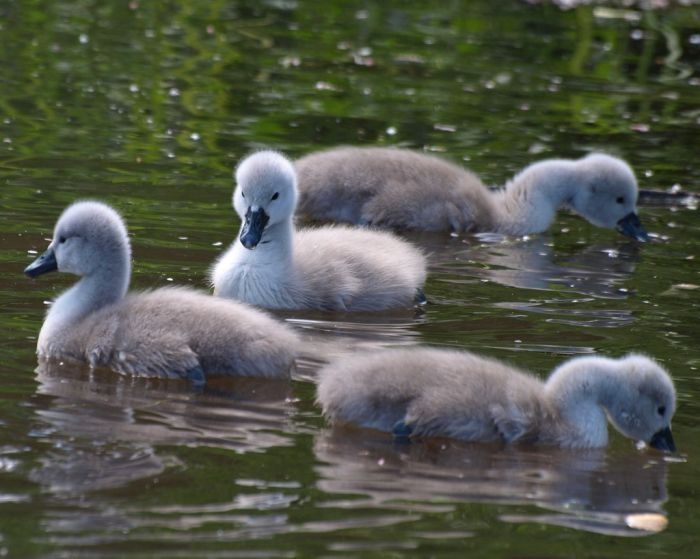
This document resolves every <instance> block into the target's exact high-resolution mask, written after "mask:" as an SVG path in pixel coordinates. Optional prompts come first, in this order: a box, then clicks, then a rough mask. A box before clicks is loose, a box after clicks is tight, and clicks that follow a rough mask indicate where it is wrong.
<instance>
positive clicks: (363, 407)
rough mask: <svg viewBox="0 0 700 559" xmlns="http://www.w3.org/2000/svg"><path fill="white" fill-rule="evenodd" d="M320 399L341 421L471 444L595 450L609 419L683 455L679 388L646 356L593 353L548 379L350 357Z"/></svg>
mask: <svg viewBox="0 0 700 559" xmlns="http://www.w3.org/2000/svg"><path fill="white" fill-rule="evenodd" d="M318 382H319V383H318V392H317V401H318V402H319V403H320V405H321V406H322V408H323V412H324V414H325V415H326V416H327V417H328V418H329V419H330V420H332V421H333V422H339V423H351V424H356V425H359V426H361V427H367V428H373V429H379V430H381V431H388V432H393V433H394V434H395V436H398V437H402V438H403V437H409V436H444V437H452V438H456V439H462V440H466V441H502V442H506V443H538V444H546V445H554V446H559V447H564V448H594V447H602V446H605V445H606V444H607V442H608V429H607V422H608V419H609V420H610V422H611V423H612V424H613V425H614V426H615V428H616V429H617V430H618V431H620V432H621V433H622V434H623V435H625V436H626V437H628V438H631V439H633V440H635V441H645V442H646V443H648V444H649V445H650V446H654V447H656V448H660V449H664V450H675V445H674V442H673V437H672V435H671V430H670V425H671V418H672V416H673V413H674V411H675V390H674V387H673V383H672V381H671V378H670V377H669V375H668V373H667V372H666V371H665V370H664V369H662V368H661V367H660V366H659V365H658V364H657V363H656V362H654V361H653V360H651V359H649V358H648V357H644V356H641V355H634V354H632V355H628V356H626V357H623V358H621V359H609V358H603V357H598V356H586V357H578V358H574V359H571V360H569V361H567V362H565V363H563V364H562V365H561V366H559V367H558V368H557V369H555V370H554V371H553V372H552V374H551V375H550V377H549V378H548V379H547V381H546V382H544V383H543V382H542V381H541V380H539V379H538V378H536V377H534V376H532V375H530V374H528V373H525V372H522V371H520V370H518V369H515V368H513V367H510V366H508V365H505V364H503V363H501V362H499V361H496V360H494V359H489V358H486V357H481V356H478V355H475V354H472V353H468V352H460V351H451V350H443V349H433V348H419V349H394V350H384V351H378V352H373V353H368V354H365V355H361V356H355V357H346V358H344V359H340V360H338V361H336V362H333V363H330V364H329V365H327V366H326V367H324V368H323V369H322V370H321V371H320V372H319V381H318Z"/></svg>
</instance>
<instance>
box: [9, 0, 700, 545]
mask: <svg viewBox="0 0 700 559" xmlns="http://www.w3.org/2000/svg"><path fill="white" fill-rule="evenodd" d="M667 4H668V5H667ZM0 37H1V38H2V40H1V41H0V63H1V65H2V68H3V72H2V78H0V188H1V190H0V192H1V193H2V194H1V197H0V215H2V221H0V239H2V244H1V245H0V271H1V272H2V273H1V274H0V297H1V300H2V305H1V306H0V328H1V329H2V337H1V338H0V340H1V342H0V363H1V365H0V372H1V374H2V379H3V382H2V386H1V387H0V554H2V555H8V556H12V557H28V556H42V557H81V556H89V557H117V556H119V557H124V556H128V557H205V556H206V557H295V556H299V557H302V556H303V557H315V556H318V557H321V556H323V557H331V556H332V557H386V556H391V557H428V556H434V557H449V556H464V555H465V554H473V553H478V554H480V556H484V557H505V556H507V557H512V556H517V557H572V556H576V557H601V556H605V557H630V556H632V555H638V554H643V555H645V556H662V555H667V556H669V557H695V556H696V553H697V545H698V542H699V538H698V526H699V525H700V524H699V522H700V493H699V492H698V481H699V480H700V467H699V466H698V457H699V456H700V426H699V425H698V421H697V417H698V416H700V403H699V398H700V382H699V381H698V378H699V375H700V372H699V368H700V347H699V345H698V340H699V339H700V320H699V319H698V315H699V311H700V276H699V272H700V268H699V267H698V260H700V223H699V221H698V215H697V209H696V207H695V206H693V205H692V204H690V205H687V204H686V205H677V206H672V205H650V206H644V207H641V208H640V213H641V216H642V220H643V221H644V222H645V224H646V227H647V229H648V230H649V231H650V232H651V233H652V240H651V242H650V243H647V244H645V245H638V244H636V243H634V242H630V241H628V240H626V239H624V238H622V237H620V236H618V235H617V234H616V233H615V232H612V231H605V230H599V229H596V228H594V227H592V226H590V225H588V224H587V223H585V222H584V221H583V220H581V219H579V218H577V217H575V216H572V215H566V214H562V215H561V216H560V217H559V218H558V220H557V222H556V223H555V225H554V227H553V228H552V229H551V231H550V232H549V233H547V234H544V235H539V236H533V237H532V238H526V239H504V238H498V237H495V236H488V235H487V236H480V237H477V236H462V237H456V238H452V237H445V236H440V235H411V236H409V238H410V239H411V240H412V241H414V242H416V243H417V244H419V245H420V246H421V247H423V248H424V250H425V251H426V252H427V253H428V254H429V259H430V270H431V274H430V277H429V280H428V282H427V285H426V290H425V291H426V293H427V295H428V298H429V300H430V303H429V304H428V306H427V308H426V309H425V312H423V313H414V312H409V311H406V312H395V313H378V314H362V315H351V314H326V313H287V314H285V315H284V316H283V318H284V319H286V320H287V321H288V322H289V323H290V324H292V325H294V327H295V328H297V329H298V330H299V331H300V332H301V333H302V334H303V336H304V340H305V345H304V351H303V356H302V358H301V359H300V360H299V364H298V367H297V369H296V371H295V373H294V379H293V382H292V383H291V384H287V383H264V384H260V383H255V382H251V381H245V382H241V381H237V382H236V381H229V382H220V383H216V384H215V385H214V386H213V387H212V388H211V389H210V390H207V391H205V392H203V393H193V392H192V391H191V390H189V389H188V387H187V386H184V385H183V383H178V382H168V383H166V382H156V381H146V380H133V379H129V378H124V377H120V376H118V375H116V374H113V373H111V372H109V371H93V372H91V371H89V370H86V369H76V368H70V367H65V366H64V367H60V366H54V367H42V368H39V369H37V365H36V358H35V355H34V348H35V344H36V337H37V334H38V332H39V329H40V326H41V322H42V317H43V314H44V312H45V309H46V305H47V301H49V300H50V299H51V298H53V297H54V296H55V295H56V294H57V293H59V292H60V291H61V290H63V289H65V288H66V286H68V285H70V284H71V283H72V281H73V278H71V277H68V276H64V275H56V274H54V275H52V276H46V277H42V278H41V279H40V280H38V281H30V280H28V279H26V278H25V277H23V275H22V269H23V267H24V266H26V265H27V263H28V262H30V261H31V260H32V259H33V258H34V257H35V255H36V253H37V251H42V250H43V249H44V248H45V246H46V244H47V239H48V238H50V236H51V231H52V228H53V224H54V221H55V219H56V217H57V216H58V214H59V213H60V211H61V210H62V209H63V207H64V206H66V205H67V204H68V203H70V202H72V201H74V200H76V199H79V198H98V199H101V200H105V201H107V202H109V203H111V204H113V205H115V206H116V207H117V208H118V209H119V210H120V211H121V212H122V213H123V214H124V216H125V217H126V219H127V221H128V225H129V229H130V234H131V237H132V243H133V249H134V274H133V279H132V287H133V288H136V289H141V288H150V287H156V286H162V285H169V284H171V283H172V284H188V285H192V286H196V287H199V288H202V289H206V288H207V284H206V272H207V269H208V267H209V266H210V265H211V263H212V262H213V260H214V259H215V258H216V257H217V255H219V254H220V253H221V251H222V250H223V249H224V248H225V247H226V246H227V245H228V243H230V242H231V240H232V239H233V238H234V236H235V234H236V232H237V229H238V222H237V218H236V217H235V215H234V213H233V211H232V209H231V207H230V204H229V201H230V194H231V189H232V186H233V184H232V181H231V169H232V167H233V166H234V165H235V163H236V162H237V161H238V160H239V159H240V158H241V157H242V156H244V155H245V154H247V153H248V152H250V151H251V150H252V149H255V148H257V147H261V146H269V147H273V148H276V149H279V150H282V151H284V152H286V153H288V154H289V155H290V156H293V157H297V156H301V155H303V154H305V153H308V152H309V151H312V150H315V149H321V148H325V147H330V146H335V145H338V144H357V145H398V146H403V147H409V148H414V149H418V150H426V151H429V152H433V153H438V154H443V155H444V156H445V157H448V158H450V159H452V160H453V161H457V162H461V163H463V164H465V165H468V166H469V167H470V168H471V169H473V170H474V171H476V172H477V173H479V174H481V175H482V176H483V177H484V179H485V180H486V181H487V182H488V183H490V184H502V183H503V182H504V181H505V180H507V179H508V178H509V177H511V176H512V175H513V174H514V173H515V172H517V171H518V170H519V169H521V168H522V167H523V166H525V165H526V164H528V163H530V162H532V161H534V160H537V159H541V158H546V157H579V156H581V155H583V154H585V153H587V152H589V151H591V150H596V149H598V150H605V151H608V152H610V153H613V154H616V155H618V156H621V157H624V158H625V159H627V160H628V161H629V163H630V164H631V165H632V166H633V168H634V169H635V170H636V172H637V174H638V177H639V181H640V185H641V187H642V188H646V189H661V190H666V189H669V188H671V187H673V186H674V185H679V186H680V187H681V188H682V189H684V190H687V191H690V192H700V162H699V160H698V157H697V147H698V140H699V139H700V136H699V134H698V131H699V129H700V128H699V126H700V6H698V4H697V3H695V2H690V1H688V0H686V1H684V2H659V1H654V2H652V1H648V2H641V1H640V2H634V1H631V0H630V1H626V2H606V3H601V2H590V3H589V2H579V3H577V2H559V3H552V2H546V1H542V2H535V1H531V2H525V1H515V0H506V1H502V2H493V1H482V0H478V1H475V0H469V1H467V0H463V1H461V0H455V1H450V2H444V3H439V2H438V3H432V4H428V5H424V4H422V3H406V2H398V1H394V0H390V1H386V2H370V1H357V2H356V1H349V2H340V1H338V2H335V1H327V2H323V3H320V2H313V1H310V0H298V1H295V0H289V1H287V0H269V1H263V2H259V1H230V0H229V1H226V2H224V1H218V0H214V1H211V2H187V1H184V0H183V1H177V0H172V1H167V2H145V1H143V0H134V1H131V2H95V1H88V0H72V1H71V2H67V1H63V0H59V1H55V2H50V3H49V2H38V1H31V0H26V1H18V2H3V3H2V4H0ZM415 344H431V345H437V346H449V347H460V348H466V349H471V350H477V351H479V352H482V353H485V354H488V355H490V356H495V357H498V358H502V359H505V360H508V361H510V362H513V363H516V364H517V365H519V366H521V367H523V368H529V369H531V370H533V371H535V372H536V373H537V374H540V375H542V376H544V375H546V374H547V373H548V371H550V370H551V369H552V368H553V367H555V366H556V365H557V364H558V363H560V362H561V361H562V360H564V359H566V358H567V357H569V356H571V355H574V354H581V353H600V354H603V355H612V356H618V355H621V354H623V353H625V352H628V351H643V352H647V353H649V354H651V355H653V356H654V357H656V358H657V359H659V360H660V361H661V362H662V363H663V364H664V365H665V366H666V367H668V369H669V370H670V371H671V372H672V374H673V376H674V379H675V382H676V385H677V389H678V400H679V404H678V411H677V414H676V417H675V420H674V423H673V427H674V435H675V438H676V442H677V445H678V447H679V450H680V453H679V455H678V456H674V457H665V456H662V455H660V454H658V453H656V452H653V451H649V450H644V449H637V448H636V447H635V445H634V444H633V443H631V442H630V441H628V440H624V439H622V437H620V436H618V435H616V434H615V435H613V436H612V441H611V445H610V447H609V448H608V449H605V450H598V451H592V452H562V451H554V450H551V449H522V448H519V449H508V448H502V447H500V446H490V445H466V444H457V443H454V442H450V441H425V442H422V443H415V444H411V445H399V446H396V445H394V444H392V442H391V440H390V439H389V438H388V437H386V436H383V435H381V434H378V433H373V432H366V431H361V430H352V429H332V428H330V427H329V426H328V425H327V424H326V423H325V421H324V420H323V418H322V417H321V416H320V413H319V409H318V408H317V406H316V405H315V403H314V384H313V380H314V378H315V374H316V371H317V369H318V367H319V366H320V365H321V364H322V363H324V362H325V361H327V360H328V359H330V358H331V357H332V356H336V355H342V354H347V353H350V352H354V351H361V350H364V349H365V348H373V347H383V346H387V347H388V346H397V345H415ZM640 515H648V516H640ZM666 524H667V525H666ZM664 527H665V529H663V528H664Z"/></svg>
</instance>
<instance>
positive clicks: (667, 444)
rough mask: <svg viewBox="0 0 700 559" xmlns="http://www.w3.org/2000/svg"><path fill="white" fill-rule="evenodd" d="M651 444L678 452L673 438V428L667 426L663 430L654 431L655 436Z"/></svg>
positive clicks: (660, 448)
mask: <svg viewBox="0 0 700 559" xmlns="http://www.w3.org/2000/svg"><path fill="white" fill-rule="evenodd" d="M649 446H650V447H651V448H656V449H658V450H666V451H668V452H676V443H675V442H674V440H673V435H672V434H671V428H670V427H665V428H664V429H661V431H657V432H656V433H654V436H653V437H652V438H651V440H650V441H649Z"/></svg>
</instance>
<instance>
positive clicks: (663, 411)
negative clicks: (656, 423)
mask: <svg viewBox="0 0 700 559" xmlns="http://www.w3.org/2000/svg"><path fill="white" fill-rule="evenodd" d="M656 411H657V412H659V415H663V414H665V413H666V406H659V407H658V408H656Z"/></svg>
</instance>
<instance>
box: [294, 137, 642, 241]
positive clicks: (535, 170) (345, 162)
mask: <svg viewBox="0 0 700 559" xmlns="http://www.w3.org/2000/svg"><path fill="white" fill-rule="evenodd" d="M295 166H296V170H297V173H298V176H299V190H300V193H301V194H300V202H299V210H298V211H299V213H300V214H301V215H305V216H308V217H313V218H316V219H325V220H331V221H338V222H347V223H354V224H359V225H373V226H376V227H382V228H388V229H395V230H404V229H410V230H419V231H452V232H456V233H459V232H496V233H503V234H507V235H516V236H522V235H529V234H533V233H542V232H544V231H546V230H547V229H548V228H549V227H550V225H551V224H552V222H553V221H554V218H555V216H556V212H557V210H558V209H560V208H569V209H571V210H573V211H575V212H576V213H578V214H579V215H581V216H582V217H584V218H585V219H587V220H588V221H589V222H591V223H592V224H594V225H597V226H599V227H606V228H614V229H617V230H618V231H619V232H621V233H622V234H624V235H627V236H629V237H632V238H634V239H637V240H638V241H646V240H648V235H647V233H646V231H645V230H644V227H643V226H642V224H641V222H640V220H639V216H638V215H637V208H636V204H637V191H638V189H637V181H636V178H635V176H634V173H633V172H632V170H631V168H630V167H629V165H627V163H625V162H624V161H623V160H621V159H618V158H616V157H612V156H610V155H605V154H602V153H592V154H590V155H588V156H586V157H583V158H581V159H577V160H565V159H549V160H545V161H540V162H537V163H534V164H532V165H530V166H528V167H526V168H525V169H524V170H523V171H522V172H520V173H519V174H517V175H516V176H515V177H514V178H513V179H512V180H511V181H509V182H508V183H507V184H506V185H505V187H503V188H502V189H500V190H496V191H492V190H490V189H489V188H487V187H486V186H485V185H484V184H483V183H482V182H481V180H480V179H479V178H478V177H477V176H476V175H475V174H473V173H471V172H469V171H467V170H465V169H463V168H462V167H460V166H458V165H455V164H453V163H450V162H448V161H446V160H444V159H441V158H439V157H435V156H432V155H426V154H421V153H417V152H413V151H410V150H406V149H398V148H357V147H341V148H334V149H330V150H326V151H321V152H316V153H312V154H309V155H307V156H305V157H302V158H300V159H299V160H297V161H296V162H295Z"/></svg>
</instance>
